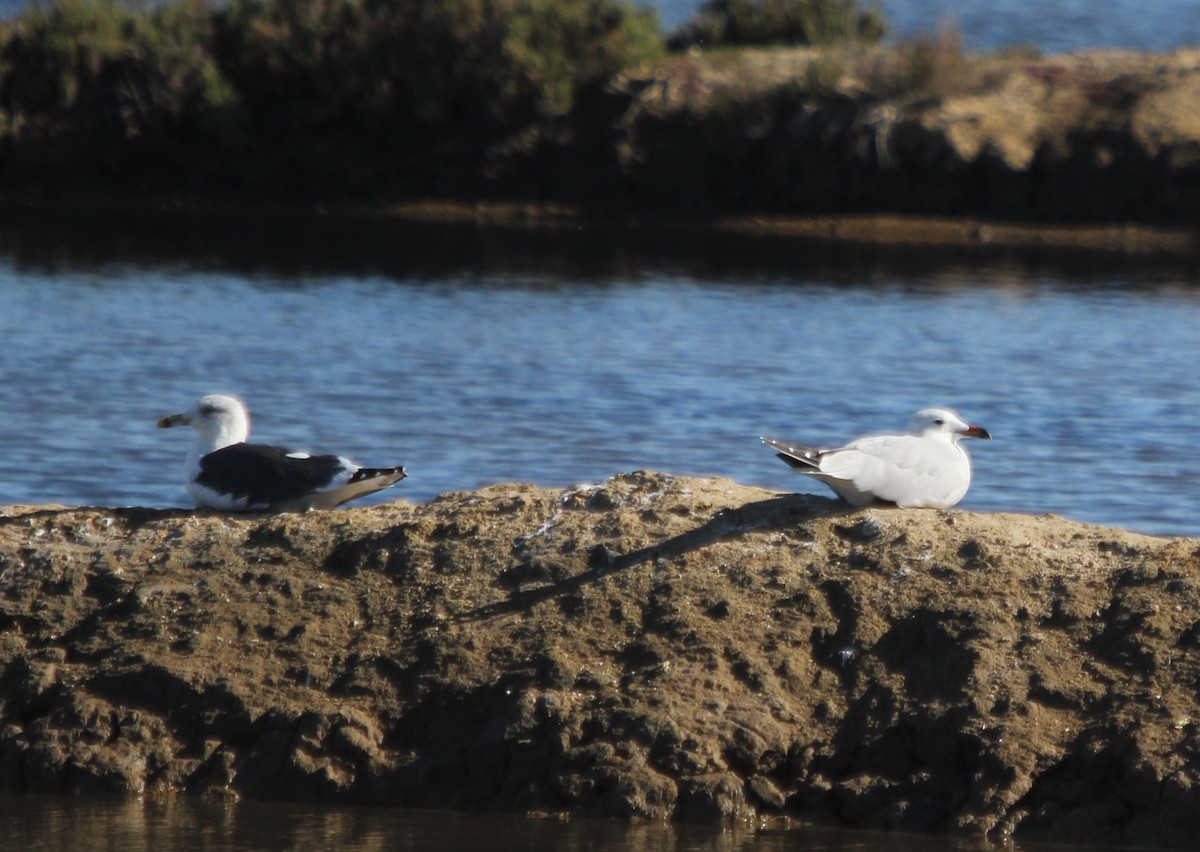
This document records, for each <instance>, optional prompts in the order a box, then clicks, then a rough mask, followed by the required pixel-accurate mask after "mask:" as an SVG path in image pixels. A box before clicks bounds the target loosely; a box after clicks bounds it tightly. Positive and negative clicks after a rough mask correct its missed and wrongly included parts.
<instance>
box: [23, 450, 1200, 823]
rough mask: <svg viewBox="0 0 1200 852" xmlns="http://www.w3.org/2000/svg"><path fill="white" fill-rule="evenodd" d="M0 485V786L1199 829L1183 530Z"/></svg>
mask: <svg viewBox="0 0 1200 852" xmlns="http://www.w3.org/2000/svg"><path fill="white" fill-rule="evenodd" d="M2 511H3V513H4V514H3V517H0V788H3V789H7V790H39V791H53V792H61V793H70V794H122V795H143V794H144V795H170V794H176V793H185V794H188V795H197V796H219V797H248V798H258V799H292V800H320V801H326V802H370V803H382V804H389V805H405V806H422V807H436V808H456V809H469V810H482V811H513V812H541V813H555V814H557V813H565V814H576V815H603V816H614V817H621V818H650V819H676V820H689V821H731V820H739V821H743V820H744V821H762V820H767V821H768V822H769V821H771V820H802V821H813V822H818V823H834V824H847V825H854V826H864V827H889V828H897V829H904V830H909V831H930V832H952V833H971V834H981V835H984V834H986V835H990V836H992V837H1008V836H1015V837H1018V838H1050V839H1055V840H1075V841H1089V842H1098V843H1115V842H1119V841H1122V840H1134V839H1136V840H1137V841H1138V842H1139V843H1142V844H1166V845H1180V846H1183V845H1190V844H1192V843H1193V842H1194V839H1195V836H1196V831H1197V830H1198V829H1200V698H1198V695H1200V551H1198V545H1197V542H1195V541H1191V540H1174V541H1166V540H1161V539H1155V538H1150V537H1145V536H1138V535H1132V534H1129V533H1125V532H1122V531H1119V530H1112V529H1105V528H1101V527H1095V526H1086V525H1082V524H1078V523H1074V522H1069V521H1065V520H1062V519H1059V518H1054V517H1038V518H1033V517H1027V516H1018V515H973V514H970V513H966V512H942V511H899V510H891V511H889V510H880V509H874V510H861V511H860V510H855V511H850V510H847V509H845V508H844V507H842V506H840V505H839V504H836V503H834V502H832V501H829V500H826V499H823V498H817V497H807V496H797V495H779V494H775V493H772V492H767V491H763V490H759V489H753V488H745V487H742V486H739V485H736V484H734V483H732V482H729V481H727V480H698V479H683V478H675V477H671V476H667V475H663V474H656V473H645V472H638V473H632V474H625V475H620V476H617V477H614V478H613V479H611V480H609V481H607V482H605V483H603V484H600V485H595V486H589V487H580V488H576V489H571V490H567V491H553V490H547V489H541V488H537V487H534V486H529V485H497V486H493V487H489V488H485V489H482V490H480V491H478V492H472V493H456V494H448V495H444V496H443V497H441V498H439V499H438V500H436V501H434V502H433V503H431V504H429V505H423V506H413V505H408V504H405V503H397V504H392V505H387V506H381V507H374V508H367V509H357V510H348V511H335V512H326V513H314V514H310V515H305V516H295V515H291V516H276V517H262V516H255V517H245V518H236V517H227V516H219V515H205V514H190V513H183V512H165V511H153V510H144V509H120V510H114V509H60V508H44V507H10V508H7V509H4V510H2Z"/></svg>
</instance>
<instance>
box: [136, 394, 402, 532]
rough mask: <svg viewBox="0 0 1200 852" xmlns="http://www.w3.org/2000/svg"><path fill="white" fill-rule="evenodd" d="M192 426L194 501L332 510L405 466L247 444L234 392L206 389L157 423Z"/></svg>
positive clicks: (246, 508)
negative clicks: (370, 464)
mask: <svg viewBox="0 0 1200 852" xmlns="http://www.w3.org/2000/svg"><path fill="white" fill-rule="evenodd" d="M184 424H187V425H190V426H191V427H192V428H193V429H195V430H196V442H195V443H194V444H193V445H192V448H191V450H189V451H188V455H187V490H188V493H189V494H190V495H191V496H192V499H193V500H195V502H196V505H197V506H200V507H208V508H213V509H223V510H225V511H234V512H301V511H307V510H309V509H330V508H333V507H334V506H338V505H341V504H342V503H345V502H346V501H347V500H353V499H354V498H355V497H361V496H363V495H364V494H371V493H373V492H375V491H379V490H381V489H384V488H389V487H391V486H392V485H395V484H396V483H397V482H399V481H400V480H401V479H404V476H405V473H404V468H403V467H359V466H358V465H356V464H355V463H354V462H352V461H350V460H349V459H345V458H342V457H340V456H328V455H326V456H315V455H309V454H308V453H302V452H294V451H292V450H288V449H285V448H283V447H272V446H270V445H268V444H250V443H247V442H246V439H247V438H248V437H249V435H250V415H249V414H248V413H247V411H246V407H245V406H244V405H243V404H242V403H241V401H240V400H237V399H234V398H233V397H231V396H221V395H219V394H212V395H210V396H203V397H201V398H200V399H199V400H197V401H196V404H195V405H193V406H192V407H191V408H190V409H188V410H187V411H185V412H184V413H183V414H173V415H171V416H170V417H164V418H162V419H161V420H159V421H158V426H159V428H160V429H167V428H170V427H172V426H180V425H184Z"/></svg>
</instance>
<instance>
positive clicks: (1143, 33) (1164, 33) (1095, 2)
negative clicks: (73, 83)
mask: <svg viewBox="0 0 1200 852" xmlns="http://www.w3.org/2000/svg"><path fill="white" fill-rule="evenodd" d="M702 2H703V0H650V2H649V5H651V6H653V7H655V8H657V9H658V10H659V14H660V16H661V19H662V24H663V28H664V29H665V30H667V31H671V30H673V29H675V28H676V27H678V26H679V25H680V24H683V23H684V22H686V21H687V20H688V19H689V18H690V17H691V16H692V15H693V14H694V13H695V11H696V9H698V8H699V7H700V6H701V5H702ZM862 3H863V5H864V6H866V5H869V3H870V0H862ZM28 5H29V0H0V15H4V16H5V17H11V16H13V15H16V14H18V13H19V12H20V11H21V10H22V9H24V8H25V7H26V6H28ZM879 5H881V6H882V7H883V9H884V11H885V13H886V14H887V16H888V20H890V21H891V23H892V26H893V28H894V30H895V33H896V34H897V35H899V36H901V37H909V36H912V35H915V34H917V33H921V32H934V31H936V30H937V28H938V27H939V25H940V24H941V23H943V22H946V21H953V22H955V23H956V24H957V25H958V27H959V28H960V29H961V30H962V33H963V37H964V40H965V41H966V44H967V47H968V48H970V49H972V50H992V49H996V48H1000V47H1006V46H1012V45H1032V46H1035V47H1038V48H1041V49H1042V50H1043V51H1045V52H1047V53H1065V52H1070V51H1076V50H1087V49H1093V48H1124V49H1129V50H1144V51H1155V52H1163V51H1170V50H1175V49H1176V48H1180V47H1194V46H1200V0H1104V2H1100V0H1056V2H1053V3H1044V2H1040V0H886V2H881V3H879Z"/></svg>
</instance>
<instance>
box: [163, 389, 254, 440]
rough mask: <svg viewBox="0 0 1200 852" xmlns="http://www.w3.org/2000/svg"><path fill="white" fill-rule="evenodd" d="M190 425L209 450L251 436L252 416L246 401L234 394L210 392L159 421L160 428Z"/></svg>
mask: <svg viewBox="0 0 1200 852" xmlns="http://www.w3.org/2000/svg"><path fill="white" fill-rule="evenodd" d="M182 425H188V426H191V427H192V428H193V429H195V430H196V433H197V434H198V435H199V443H200V444H201V445H203V446H204V447H205V449H206V452H210V453H211V452H213V451H214V450H219V449H221V448H222V447H228V446H229V445H230V444H240V443H242V442H243V441H245V440H246V438H248V437H249V436H250V415H249V414H248V413H247V412H246V406H245V405H243V404H242V401H241V400H239V399H235V398H234V397H232V396H222V395H221V394H209V395H208V396H202V397H200V398H199V399H198V400H196V404H195V405H193V406H192V407H191V408H189V409H188V410H187V411H185V412H184V413H182V414H172V415H171V416H169V417H164V418H162V419H161V420H159V421H158V428H160V429H169V428H170V427H172V426H182Z"/></svg>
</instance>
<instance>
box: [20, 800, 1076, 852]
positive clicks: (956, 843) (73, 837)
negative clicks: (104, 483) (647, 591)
mask: <svg viewBox="0 0 1200 852" xmlns="http://www.w3.org/2000/svg"><path fill="white" fill-rule="evenodd" d="M0 839H2V844H3V848H4V849H12V850H23V852H75V850H96V849H107V850H121V852H132V850H142V849H152V850H155V852H184V850H187V852H192V850H214V852H215V850H232V849H240V850H249V849H263V850H266V849H272V850H276V849H277V850H297V852H299V850H339V852H341V851H342V850H362V852H374V850H410V849H413V850H415V849H422V850H424V849H437V850H441V852H460V850H461V852H475V850H527V852H688V851H689V850H706V852H785V850H786V852H797V850H821V852H852V850H861V852H883V850H889V851H890V852H925V850H928V852H993V850H995V849H997V848H1000V847H997V846H995V845H993V844H989V843H987V842H985V841H982V840H978V839H969V838H935V837H920V836H911V835H897V834H882V833H871V832H856V831H840V830H833V829H822V828H799V829H789V830H775V831H759V832H756V831H752V830H750V829H748V828H737V827H734V828H713V827H706V826H671V825H664V824H661V823H643V824H630V823H624V822H610V821H589V820H573V821H569V822H559V821H557V820H548V819H526V818H523V817H516V816H497V815H486V814H466V813H444V812H431V811H410V810H401V809H382V808H333V807H323V806H306V805H292V804H279V803H256V802H241V803H236V804H231V803H213V802H199V801H194V800H190V799H177V800H169V801H137V800H131V801H116V800H106V799H75V798H58V797H52V796H24V795H13V794H9V795H0ZM1004 848H1007V849H1013V850H1015V851H1016V852H1022V851H1024V852H1036V850H1038V849H1039V848H1041V849H1043V850H1045V849H1051V848H1052V849H1057V850H1060V852H1072V849H1075V848H1077V847H1071V846H1062V845H1058V846H1054V847H1042V846H1039V845H1026V844H1018V845H1015V846H1007V847H1004Z"/></svg>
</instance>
